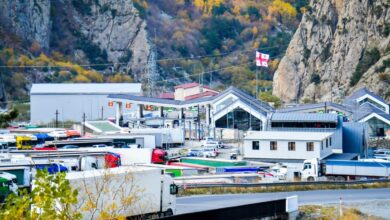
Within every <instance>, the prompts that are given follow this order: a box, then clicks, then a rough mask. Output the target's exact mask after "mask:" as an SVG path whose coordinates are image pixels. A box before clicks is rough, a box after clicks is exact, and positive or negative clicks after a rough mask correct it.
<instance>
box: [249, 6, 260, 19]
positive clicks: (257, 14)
mask: <svg viewBox="0 0 390 220" xmlns="http://www.w3.org/2000/svg"><path fill="white" fill-rule="evenodd" d="M247 12H248V15H249V16H250V17H251V19H255V20H259V19H260V18H261V15H260V12H259V9H257V8H256V7H254V6H250V7H249V8H248V10H247Z"/></svg>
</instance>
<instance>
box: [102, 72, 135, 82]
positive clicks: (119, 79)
mask: <svg viewBox="0 0 390 220" xmlns="http://www.w3.org/2000/svg"><path fill="white" fill-rule="evenodd" d="M107 81H108V82H110V83H125V82H127V83H131V82H133V78H131V77H130V76H129V75H125V74H123V73H117V74H115V75H113V76H109V77H108V79H107Z"/></svg>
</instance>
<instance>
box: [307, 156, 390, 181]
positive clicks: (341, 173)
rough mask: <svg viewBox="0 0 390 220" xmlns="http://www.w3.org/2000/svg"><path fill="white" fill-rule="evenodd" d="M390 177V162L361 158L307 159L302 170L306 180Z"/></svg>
mask: <svg viewBox="0 0 390 220" xmlns="http://www.w3.org/2000/svg"><path fill="white" fill-rule="evenodd" d="M389 177H390V162H378V161H359V160H326V161H321V160H319V159H318V158H314V159H311V160H305V161H304V163H303V169H302V171H301V179H302V180H304V181H317V180H329V181H345V180H359V179H378V178H389Z"/></svg>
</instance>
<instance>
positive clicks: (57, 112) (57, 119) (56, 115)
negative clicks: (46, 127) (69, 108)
mask: <svg viewBox="0 0 390 220" xmlns="http://www.w3.org/2000/svg"><path fill="white" fill-rule="evenodd" d="M55 114H56V128H58V114H60V113H58V109H56V113H55Z"/></svg>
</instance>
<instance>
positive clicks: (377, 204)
mask: <svg viewBox="0 0 390 220" xmlns="http://www.w3.org/2000/svg"><path fill="white" fill-rule="evenodd" d="M343 205H344V206H345V207H348V208H355V209H358V210H360V211H361V212H363V213H366V214H369V215H374V216H377V217H381V218H383V219H390V198H389V199H387V200H372V201H368V202H367V201H365V202H351V203H345V204H343Z"/></svg>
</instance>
